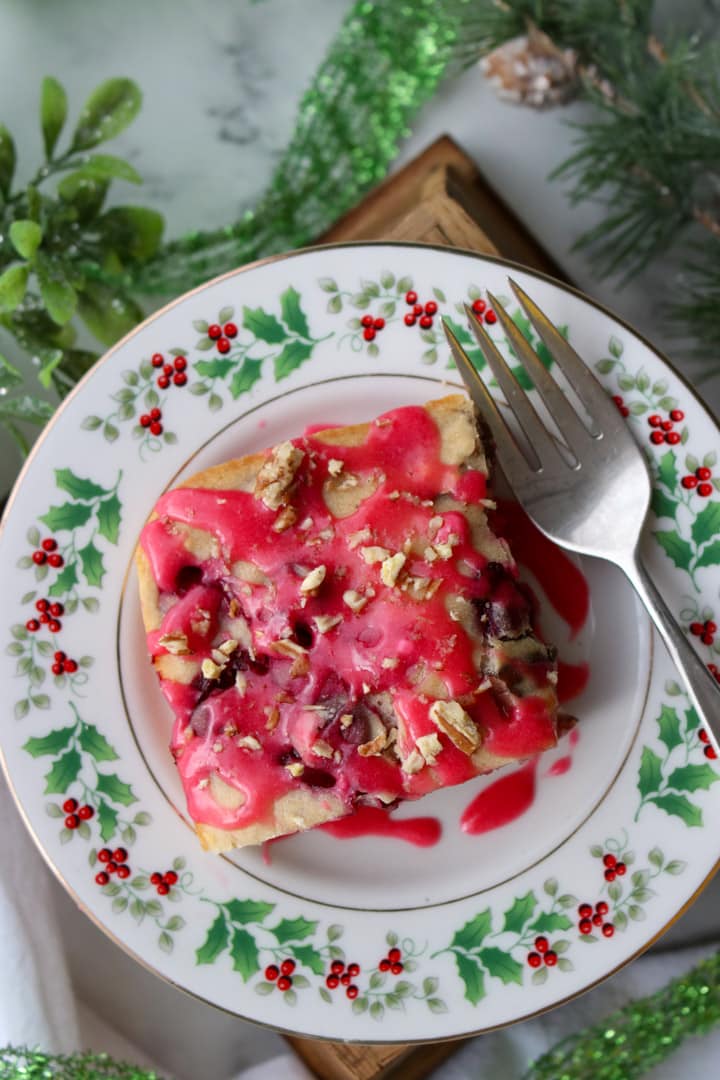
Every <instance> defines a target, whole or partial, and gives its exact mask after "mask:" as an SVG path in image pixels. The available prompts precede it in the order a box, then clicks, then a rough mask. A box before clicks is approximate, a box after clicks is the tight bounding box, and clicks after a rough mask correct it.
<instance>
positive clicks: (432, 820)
mask: <svg viewBox="0 0 720 1080" xmlns="http://www.w3.org/2000/svg"><path fill="white" fill-rule="evenodd" d="M320 828H321V829H322V831H323V832H326V833H330V835H331V836H334V837H336V839H338V840H349V839H351V838H354V837H358V836H386V837H388V838H391V839H395V840H404V841H405V843H407V844H414V845H415V846H416V847H432V846H433V845H434V844H437V842H438V841H439V839H440V836H441V835H442V825H441V824H440V822H439V821H438V819H437V818H436V817H413V818H396V817H394V816H393V815H392V814H389V813H388V811H387V810H378V809H376V808H375V807H373V806H360V807H358V809H357V810H356V811H355V813H354V814H350V815H349V816H348V817H344V818H339V820H338V821H329V822H328V823H327V824H326V825H321V826H320Z"/></svg>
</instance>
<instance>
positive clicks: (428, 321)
mask: <svg viewBox="0 0 720 1080" xmlns="http://www.w3.org/2000/svg"><path fill="white" fill-rule="evenodd" d="M432 324H433V321H432V315H422V316H421V317H420V325H421V326H422V328H423V330H429V329H430V327H431V326H432Z"/></svg>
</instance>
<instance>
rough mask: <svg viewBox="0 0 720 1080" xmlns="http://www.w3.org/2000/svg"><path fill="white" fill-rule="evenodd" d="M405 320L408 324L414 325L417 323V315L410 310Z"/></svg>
mask: <svg viewBox="0 0 720 1080" xmlns="http://www.w3.org/2000/svg"><path fill="white" fill-rule="evenodd" d="M403 321H404V323H405V325H406V326H414V325H415V316H414V315H413V314H412V312H410V311H409V312H408V313H407V315H406V316H405V318H404V320H403Z"/></svg>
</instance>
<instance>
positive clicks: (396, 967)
mask: <svg viewBox="0 0 720 1080" xmlns="http://www.w3.org/2000/svg"><path fill="white" fill-rule="evenodd" d="M390 970H391V972H392V973H393V975H401V974H402V972H403V971H404V970H405V968H404V967H403V965H402V964H391V965H390Z"/></svg>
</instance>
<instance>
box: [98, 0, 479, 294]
mask: <svg viewBox="0 0 720 1080" xmlns="http://www.w3.org/2000/svg"><path fill="white" fill-rule="evenodd" d="M480 6H481V7H483V6H484V7H487V0H484V3H483V4H481V5H480ZM477 8H478V0H412V3H411V2H409V0H408V2H407V3H399V0H358V2H357V3H355V4H353V6H352V7H351V9H350V11H349V12H348V14H347V16H346V17H345V19H344V21H343V23H342V26H341V28H340V31H339V33H338V34H337V35H336V37H335V38H334V40H333V42H332V44H331V45H330V48H329V51H328V53H327V55H326V57H325V59H324V61H323V63H322V64H321V65H320V67H319V69H318V70H317V72H316V74H315V76H314V78H313V80H312V83H311V84H310V88H309V89H308V91H307V92H306V94H305V95H304V97H303V98H302V100H301V102H300V105H299V108H298V115H297V121H296V126H295V129H294V133H293V137H292V139H291V141H290V143H289V145H288V147H287V148H286V150H285V152H284V153H283V156H282V158H281V159H280V161H279V163H278V165H277V168H276V169H275V172H274V174H273V176H272V179H271V181H270V184H269V186H268V188H267V191H266V192H265V194H264V195H263V196H262V197H261V199H260V202H259V203H258V204H257V206H256V207H255V209H254V210H252V211H248V212H247V213H246V214H245V216H244V217H243V218H242V219H241V220H240V221H239V222H237V223H236V224H234V225H228V226H225V227H223V228H221V229H217V230H215V231H212V232H196V233H192V234H190V235H189V236H185V237H182V238H181V239H179V240H176V241H174V242H172V243H169V244H167V245H165V247H164V248H163V250H162V252H161V253H160V255H159V256H158V257H157V258H155V259H153V260H152V261H151V262H149V263H146V264H145V265H144V266H142V267H141V268H140V269H139V270H138V271H137V273H136V274H134V275H133V277H132V279H131V280H128V281H126V282H125V284H130V285H131V286H132V287H133V288H135V289H137V290H139V291H140V292H141V293H146V294H149V293H162V294H165V295H170V294H172V295H178V294H180V293H182V292H184V291H185V290H187V289H189V288H191V287H192V286H194V285H197V284H199V283H200V282H202V281H205V280H207V278H208V277H211V276H212V277H215V276H216V275H218V274H222V273H223V272H224V271H226V270H232V269H234V268H235V267H237V266H242V265H244V264H245V263H248V262H252V261H253V260H254V259H257V258H259V257H260V256H267V255H272V254H275V253H278V252H283V251H289V250H291V249H293V248H297V247H301V246H302V245H303V244H306V243H308V242H309V241H311V240H313V239H314V238H315V237H316V236H318V235H319V234H320V233H321V232H323V231H324V230H325V229H326V228H328V227H329V226H330V225H331V224H332V223H333V222H334V221H336V220H337V218H338V217H339V216H340V215H341V214H343V213H344V212H345V211H347V210H349V209H350V208H351V207H352V206H354V205H355V204H356V203H357V202H358V200H359V199H360V198H361V197H362V196H363V195H364V194H365V192H367V191H369V189H370V188H371V187H373V185H374V184H376V183H377V182H378V181H379V180H381V179H382V178H383V177H384V176H385V174H386V172H387V169H388V166H389V164H390V162H391V161H392V160H393V158H394V157H395V156H396V154H397V152H398V147H399V144H400V141H401V139H402V138H404V137H405V136H407V135H408V134H409V130H408V129H409V123H410V121H411V120H412V118H413V117H414V116H415V114H416V113H417V112H418V110H419V109H420V107H421V106H422V105H423V104H424V103H425V102H426V101H428V100H429V99H430V98H431V97H432V96H433V94H434V92H435V91H436V89H437V87H438V85H439V83H440V81H441V80H442V79H443V78H444V77H445V76H447V75H449V74H451V73H452V71H456V70H458V68H459V67H461V66H462V65H463V62H464V50H463V48H462V40H463V37H464V35H465V34H466V33H467V26H468V24H469V23H474V22H475V20H476V18H477V16H478V11H477ZM473 9H475V10H473ZM398 16H400V17H398ZM473 55H474V57H475V58H476V57H477V51H475V52H474V54H473ZM86 269H88V270H90V271H92V268H86ZM95 271H96V273H99V270H98V268H95Z"/></svg>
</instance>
